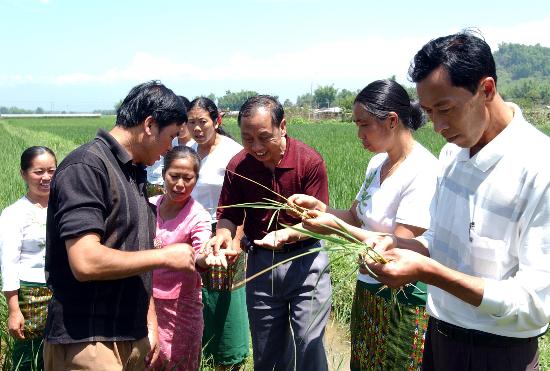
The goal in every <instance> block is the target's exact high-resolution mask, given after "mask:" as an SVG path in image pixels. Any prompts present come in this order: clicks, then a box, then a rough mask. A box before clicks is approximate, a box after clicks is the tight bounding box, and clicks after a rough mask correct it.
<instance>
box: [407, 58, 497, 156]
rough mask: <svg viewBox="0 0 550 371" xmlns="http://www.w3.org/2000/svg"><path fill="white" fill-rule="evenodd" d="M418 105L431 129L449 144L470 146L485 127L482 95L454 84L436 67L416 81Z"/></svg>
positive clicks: (478, 137)
mask: <svg viewBox="0 0 550 371" xmlns="http://www.w3.org/2000/svg"><path fill="white" fill-rule="evenodd" d="M416 90H417V92H418V97H419V100H420V105H421V106H422V108H423V109H424V110H425V111H426V113H427V114H428V116H429V117H430V119H431V120H432V122H433V125H434V130H435V131H436V132H437V133H439V134H441V135H442V136H443V137H444V138H445V139H446V140H447V142H449V143H454V144H456V145H458V146H460V147H462V148H472V147H474V146H475V145H476V144H477V143H478V142H479V141H480V139H481V137H482V135H483V133H484V132H485V130H486V129H487V126H488V119H489V117H488V115H487V111H486V106H485V94H484V92H483V89H482V88H481V87H478V90H477V91H476V93H475V94H472V93H471V92H470V91H468V90H467V89H465V88H462V87H456V86H453V85H452V83H451V78H450V76H449V73H448V72H447V70H446V69H445V68H443V67H438V68H437V69H435V70H434V71H432V73H430V74H429V75H428V76H427V77H426V78H425V79H424V80H422V81H420V82H419V83H417V84H416Z"/></svg>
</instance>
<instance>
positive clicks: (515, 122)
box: [459, 102, 526, 172]
mask: <svg viewBox="0 0 550 371" xmlns="http://www.w3.org/2000/svg"><path fill="white" fill-rule="evenodd" d="M506 105H507V106H508V107H510V108H512V110H513V111H514V117H513V119H512V121H511V122H510V123H509V124H508V125H507V126H506V127H505V128H504V130H502V131H501V132H500V133H498V134H497V136H496V137H494V138H493V140H491V141H490V142H489V143H487V144H486V145H485V147H483V148H482V149H481V150H480V151H479V152H478V153H476V154H475V156H473V157H472V158H471V159H470V161H471V163H472V165H473V166H475V167H477V168H478V169H479V170H481V171H483V172H486V171H487V170H489V169H490V168H491V167H493V166H494V165H495V164H496V163H497V162H498V161H499V160H500V159H501V158H502V156H503V155H504V154H505V153H506V152H508V150H509V149H510V148H513V145H514V142H517V140H518V138H517V135H518V134H517V130H518V129H519V128H520V127H521V126H522V125H523V124H524V123H526V121H525V119H524V118H523V114H522V113H521V109H520V108H519V107H518V106H517V105H515V104H514V103H508V102H507V103H506ZM464 152H465V155H466V156H468V157H469V153H470V150H469V148H466V149H465V151H464V150H463V151H462V153H460V154H459V159H460V160H464Z"/></svg>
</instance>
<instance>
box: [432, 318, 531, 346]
mask: <svg viewBox="0 0 550 371" xmlns="http://www.w3.org/2000/svg"><path fill="white" fill-rule="evenodd" d="M429 325H430V326H433V329H434V330H435V331H436V332H438V333H439V334H441V335H443V336H446V337H448V338H451V339H453V340H456V341H460V342H462V343H468V344H472V345H485V346H493V347H507V346H512V345H520V344H527V343H530V342H532V341H537V338H536V337H530V338H513V337H508V336H501V335H495V334H490V333H488V332H484V331H479V330H472V329H465V328H463V327H459V326H455V325H452V324H450V323H448V322H444V321H441V320H438V319H437V318H434V317H430V324H429Z"/></svg>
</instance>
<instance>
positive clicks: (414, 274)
mask: <svg viewBox="0 0 550 371" xmlns="http://www.w3.org/2000/svg"><path fill="white" fill-rule="evenodd" d="M381 255H382V256H383V257H384V259H386V260H387V261H388V262H387V263H385V264H384V263H378V262H375V261H372V260H369V261H368V262H366V265H367V266H368V267H369V269H370V270H371V271H372V272H373V273H374V274H375V275H376V279H377V280H378V281H380V282H382V283H383V284H385V285H387V286H388V287H391V288H399V287H401V286H404V285H406V284H408V283H411V282H415V281H418V280H421V275H422V269H423V267H426V266H427V265H429V260H430V259H429V258H427V257H426V256H424V255H421V254H419V253H417V252H414V251H411V250H405V249H399V248H393V249H390V250H386V251H384V252H381ZM359 271H360V272H361V273H363V274H369V271H368V270H367V269H366V268H365V267H360V268H359Z"/></svg>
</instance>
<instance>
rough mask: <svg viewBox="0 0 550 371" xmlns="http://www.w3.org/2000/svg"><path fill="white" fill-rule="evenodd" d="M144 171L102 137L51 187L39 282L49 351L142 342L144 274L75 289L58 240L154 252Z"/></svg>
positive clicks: (66, 165) (75, 155)
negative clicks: (47, 295)
mask: <svg viewBox="0 0 550 371" xmlns="http://www.w3.org/2000/svg"><path fill="white" fill-rule="evenodd" d="M145 181H146V172H145V170H144V169H143V167H141V166H136V165H134V164H133V163H132V158H131V157H130V154H129V153H128V152H127V151H126V150H125V149H124V148H123V147H122V146H121V145H120V144H119V143H118V142H117V141H116V140H115V138H113V137H112V136H111V135H110V134H109V133H107V132H105V131H103V130H100V131H99V132H98V134H97V136H96V138H95V139H94V140H93V141H91V142H90V143H87V144H84V145H83V146H81V147H79V148H77V149H76V150H74V151H73V152H71V153H70V154H69V155H68V156H67V157H66V158H65V159H64V160H63V162H62V163H61V164H60V165H59V167H58V168H57V171H56V173H55V175H54V178H53V180H52V183H51V192H50V200H49V204H48V216H47V224H46V278H47V284H48V286H49V287H50V289H51V290H52V291H53V298H52V301H51V302H50V305H49V307H48V311H49V313H48V319H47V323H46V331H45V338H46V340H47V341H48V342H50V343H52V344H56V343H58V344H65V343H75V342H85V341H122V340H136V339H140V338H143V337H144V336H146V335H147V310H148V307H149V298H150V295H151V273H150V272H148V273H144V274H141V275H136V276H132V277H128V278H123V279H118V280H105V281H88V282H79V281H77V280H76V279H75V277H74V275H73V274H72V271H71V269H70V266H69V261H68V258H67V250H66V248H65V241H66V240H68V239H71V238H75V237H79V236H82V235H85V234H87V233H97V234H99V235H100V237H101V243H102V244H103V245H106V246H108V247H110V248H113V249H119V250H123V251H138V250H145V249H149V248H151V247H152V246H153V238H154V234H155V214H154V212H153V209H152V206H151V205H150V204H149V202H148V200H147V194H146V191H145Z"/></svg>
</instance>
